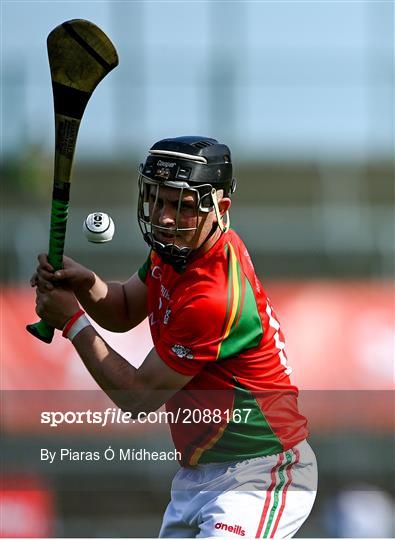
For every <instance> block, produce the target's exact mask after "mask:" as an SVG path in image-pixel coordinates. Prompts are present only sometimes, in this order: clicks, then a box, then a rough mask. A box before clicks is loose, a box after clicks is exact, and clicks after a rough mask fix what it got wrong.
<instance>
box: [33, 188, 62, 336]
mask: <svg viewBox="0 0 395 540" xmlns="http://www.w3.org/2000/svg"><path fill="white" fill-rule="evenodd" d="M68 209H69V203H68V201H61V200H59V199H52V208H51V225H50V231H49V249H48V262H49V264H50V265H51V266H53V268H54V270H60V269H61V268H62V266H63V250H64V241H65V238H66V225H67V215H68ZM26 330H27V331H28V332H30V334H32V335H33V336H34V337H36V338H37V339H41V341H44V343H51V341H52V338H53V335H54V332H55V329H54V328H53V327H52V326H50V325H49V324H48V323H47V322H46V321H43V320H41V321H39V322H37V323H34V324H28V325H27V326H26Z"/></svg>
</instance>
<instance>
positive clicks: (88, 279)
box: [30, 253, 95, 292]
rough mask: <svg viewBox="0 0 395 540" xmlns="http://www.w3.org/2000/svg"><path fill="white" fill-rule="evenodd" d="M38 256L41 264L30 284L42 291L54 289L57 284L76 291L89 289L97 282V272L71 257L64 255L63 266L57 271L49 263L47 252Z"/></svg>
mask: <svg viewBox="0 0 395 540" xmlns="http://www.w3.org/2000/svg"><path fill="white" fill-rule="evenodd" d="M37 258H38V262H39V265H38V266H37V269H36V272H35V273H34V274H33V275H32V277H31V279H30V285H31V286H32V287H37V288H38V290H39V291H41V292H46V291H52V290H53V289H54V286H56V285H61V286H62V287H63V288H64V289H70V290H72V291H75V292H76V291H78V290H81V289H85V290H89V289H90V288H91V287H92V286H93V285H94V283H95V274H94V273H93V272H92V271H91V270H89V269H88V268H85V266H82V264H79V263H77V262H76V261H74V260H73V259H71V258H70V257H63V268H62V270H57V271H56V272H54V269H53V268H52V266H51V265H50V264H49V262H48V257H47V254H46V253H40V255H39V256H38V257H37Z"/></svg>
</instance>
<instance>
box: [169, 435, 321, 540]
mask: <svg viewBox="0 0 395 540" xmlns="http://www.w3.org/2000/svg"><path fill="white" fill-rule="evenodd" d="M316 493H317V464H316V459H315V455H314V452H313V451H312V449H311V448H310V446H309V444H308V443H307V442H306V441H303V442H301V443H299V444H298V445H296V446H295V447H294V448H292V449H291V450H287V451H286V452H282V453H281V454H277V455H273V456H266V457H258V458H254V459H247V460H243V461H235V462H227V463H210V464H207V465H198V466H196V467H193V468H187V467H184V468H181V469H180V470H179V471H178V472H177V474H176V475H175V477H174V480H173V483H172V489H171V501H170V503H169V505H168V507H167V509H166V512H165V515H164V517H163V523H162V527H161V530H160V533H159V536H160V537H161V538H209V537H213V538H214V537H217V538H218V537H221V538H233V539H234V540H236V539H237V538H241V537H244V538H273V537H274V536H275V537H276V538H290V537H292V536H293V535H294V534H295V533H296V531H297V530H298V529H299V528H300V526H301V525H302V523H303V522H304V521H305V520H306V518H307V516H308V515H309V514H310V511H311V509H312V507H313V503H314V499H315V496H316Z"/></svg>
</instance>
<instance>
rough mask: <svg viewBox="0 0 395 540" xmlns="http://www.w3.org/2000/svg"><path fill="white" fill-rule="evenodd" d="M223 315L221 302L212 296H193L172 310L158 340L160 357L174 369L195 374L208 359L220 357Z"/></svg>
mask: <svg viewBox="0 0 395 540" xmlns="http://www.w3.org/2000/svg"><path fill="white" fill-rule="evenodd" d="M217 300H218V298H217ZM224 315H225V314H224V312H223V309H222V306H221V302H218V301H217V302H215V301H213V299H211V298H210V297H209V296H200V297H197V298H196V297H195V298H190V299H189V300H188V302H186V303H184V305H182V306H179V307H178V308H176V309H175V310H174V312H173V313H170V315H169V322H168V324H167V326H166V331H165V332H163V334H162V336H161V339H160V340H158V342H157V343H156V350H157V352H158V354H159V356H160V357H161V359H162V360H163V361H164V362H165V363H166V364H167V365H168V366H169V367H171V368H172V369H174V370H175V371H177V372H179V373H182V374H183V375H196V374H197V373H199V371H200V370H201V369H202V368H203V367H204V365H205V363H206V362H215V361H216V360H217V359H218V349H219V344H220V342H221V336H222V327H223V322H224Z"/></svg>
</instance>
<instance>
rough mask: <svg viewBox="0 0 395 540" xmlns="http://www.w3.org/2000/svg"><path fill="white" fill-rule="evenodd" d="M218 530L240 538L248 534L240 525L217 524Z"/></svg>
mask: <svg viewBox="0 0 395 540" xmlns="http://www.w3.org/2000/svg"><path fill="white" fill-rule="evenodd" d="M215 528H216V529H221V530H222V531H228V532H231V533H234V534H238V535H239V536H245V535H246V532H245V530H244V529H243V528H242V527H241V526H240V525H227V524H226V523H216V524H215Z"/></svg>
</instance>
